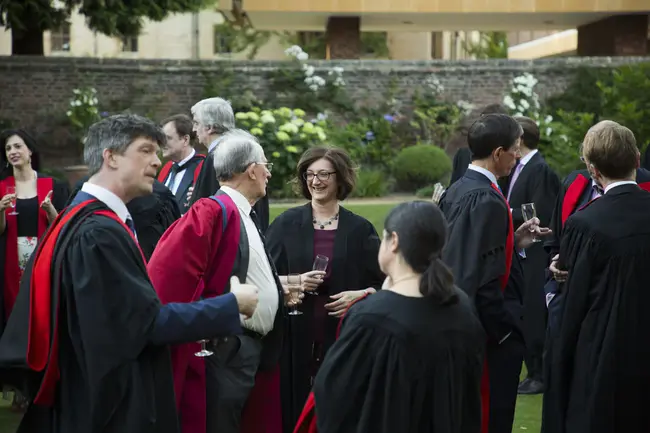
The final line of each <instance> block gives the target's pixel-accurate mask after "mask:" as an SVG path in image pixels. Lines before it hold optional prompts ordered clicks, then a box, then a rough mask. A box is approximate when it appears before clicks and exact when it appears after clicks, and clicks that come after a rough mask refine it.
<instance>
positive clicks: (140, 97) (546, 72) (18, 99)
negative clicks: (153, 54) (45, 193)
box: [0, 57, 650, 167]
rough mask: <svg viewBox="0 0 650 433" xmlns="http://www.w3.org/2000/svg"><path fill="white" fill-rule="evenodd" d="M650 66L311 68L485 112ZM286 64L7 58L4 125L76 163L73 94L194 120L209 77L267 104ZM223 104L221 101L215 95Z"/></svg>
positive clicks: (546, 62) (361, 97) (367, 100)
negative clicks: (226, 75)
mask: <svg viewBox="0 0 650 433" xmlns="http://www.w3.org/2000/svg"><path fill="white" fill-rule="evenodd" d="M642 61H650V58H643V57H613V58H608V57H598V58H557V59H542V60H534V61H525V60H486V61H459V62H448V61H417V62H408V61H332V62H324V61H321V62H318V61H315V62H311V63H310V64H312V65H314V66H315V67H316V69H317V70H318V69H319V67H324V66H327V67H328V68H329V67H333V66H341V67H343V68H344V69H345V73H344V78H345V80H346V82H347V91H348V92H349V93H350V94H351V95H352V96H353V97H354V98H355V100H356V101H358V102H359V103H360V104H372V103H373V101H376V100H377V99H379V98H382V97H383V95H384V93H385V91H386V89H387V88H388V86H389V85H396V86H397V88H398V89H399V90H400V92H399V94H400V95H403V96H404V97H406V96H407V95H409V94H410V93H411V92H412V91H413V89H415V88H416V87H418V86H420V85H422V83H423V82H424V80H425V78H426V77H428V76H429V75H431V74H435V76H436V77H437V78H438V79H439V81H440V82H441V84H442V85H443V86H444V88H445V96H446V97H447V98H449V99H450V100H454V101H456V100H461V99H462V100H466V101H469V102H472V103H475V104H477V105H483V104H488V103H494V102H499V101H501V99H502V97H503V94H504V93H506V92H507V91H508V90H509V88H510V82H511V80H512V78H514V77H515V76H517V75H520V74H522V73H524V72H530V73H532V74H534V75H535V76H536V77H537V79H538V80H539V84H538V86H537V91H538V93H539V94H540V96H541V97H542V98H545V97H548V96H550V95H553V94H556V93H558V92H561V91H562V90H563V89H564V88H565V87H566V85H567V83H568V82H569V81H570V79H571V76H572V71H573V70H575V69H576V68H578V67H581V66H587V67H599V68H609V67H614V66H618V65H622V64H628V63H634V62H642ZM283 66H286V63H284V62H263V61H239V62H230V61H168V60H125V59H93V58H67V57H65V58H63V57H34V58H32V57H0V123H5V122H7V121H9V122H11V123H12V124H13V125H14V126H23V127H25V128H27V129H29V130H31V131H33V132H34V133H35V134H36V135H37V136H38V137H39V138H40V140H41V143H42V146H43V154H44V155H43V156H44V158H45V160H46V161H47V165H48V166H51V167H54V166H56V167H60V166H62V165H65V164H69V163H71V162H72V161H73V154H74V150H73V148H72V146H71V143H70V136H69V133H68V128H67V126H66V125H65V111H66V107H67V104H68V101H69V98H70V96H71V95H72V90H73V89H74V88H76V87H80V86H83V85H91V86H94V87H95V88H96V89H97V91H98V98H99V100H100V102H101V103H102V104H106V105H104V106H105V107H106V108H107V109H109V110H110V109H113V107H115V108H116V109H124V108H129V107H130V108H131V109H132V110H133V111H135V112H138V113H140V114H145V115H148V116H151V117H153V118H155V119H161V118H162V117H164V116H167V115H170V114H175V113H179V112H188V111H189V108H190V107H191V105H192V104H193V103H194V102H196V101H197V100H199V99H201V98H203V97H204V92H205V88H206V83H207V80H206V77H212V78H213V79H218V77H219V74H220V73H223V71H224V70H225V69H230V70H233V71H234V72H235V75H234V80H233V82H232V83H231V85H232V86H235V87H237V88H239V87H240V88H241V89H245V88H252V89H254V91H255V93H256V94H257V96H258V97H260V98H262V99H264V98H265V96H268V95H269V92H270V89H269V86H268V81H267V79H266V77H267V76H268V74H269V73H270V72H272V71H274V70H277V69H278V68H281V67H283ZM215 96H216V95H215Z"/></svg>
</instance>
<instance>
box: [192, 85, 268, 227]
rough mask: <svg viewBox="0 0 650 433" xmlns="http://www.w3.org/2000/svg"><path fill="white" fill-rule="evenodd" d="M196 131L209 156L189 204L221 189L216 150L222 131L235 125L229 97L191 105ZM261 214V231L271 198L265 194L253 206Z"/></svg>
mask: <svg viewBox="0 0 650 433" xmlns="http://www.w3.org/2000/svg"><path fill="white" fill-rule="evenodd" d="M191 111H192V119H193V122H194V131H195V132H196V135H197V137H198V139H199V142H200V143H201V144H203V145H204V146H205V147H206V148H207V149H208V156H207V158H206V160H205V162H204V163H203V167H201V172H200V173H199V176H198V178H197V180H196V183H195V185H194V187H193V188H191V190H192V191H191V192H190V193H189V194H191V197H190V198H189V206H192V205H193V204H194V203H195V202H196V201H197V200H199V199H201V198H206V197H210V196H211V195H212V194H214V193H215V192H217V191H218V190H219V180H218V179H217V175H216V173H215V170H214V164H215V155H214V153H215V150H216V149H217V148H218V146H219V143H220V142H221V140H222V139H223V135H224V134H225V133H227V132H228V131H230V130H232V129H234V128H235V115H234V113H233V111H232V107H231V105H230V103H229V102H228V101H226V100H225V99H222V98H208V99H203V100H201V101H199V102H197V103H196V104H195V105H194V106H193V107H192V110H191ZM254 208H255V212H256V213H257V215H258V217H259V222H260V227H261V229H262V232H265V231H266V229H267V228H268V227H269V199H268V197H267V195H266V194H265V195H264V196H263V197H262V198H261V199H260V200H259V201H258V202H257V203H256V204H255V206H254Z"/></svg>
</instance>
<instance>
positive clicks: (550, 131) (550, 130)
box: [546, 126, 553, 136]
mask: <svg viewBox="0 0 650 433" xmlns="http://www.w3.org/2000/svg"><path fill="white" fill-rule="evenodd" d="M552 133H553V128H551V127H550V126H549V127H548V128H546V135H547V136H550V135H551V134H552Z"/></svg>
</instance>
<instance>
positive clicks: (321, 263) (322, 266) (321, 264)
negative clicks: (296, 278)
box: [307, 254, 330, 295]
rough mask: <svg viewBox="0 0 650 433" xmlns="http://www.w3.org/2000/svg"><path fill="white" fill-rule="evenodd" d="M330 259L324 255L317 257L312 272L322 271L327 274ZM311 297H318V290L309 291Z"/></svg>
mask: <svg viewBox="0 0 650 433" xmlns="http://www.w3.org/2000/svg"><path fill="white" fill-rule="evenodd" d="M329 261H330V259H329V257H327V256H324V255H322V254H318V255H316V258H315V259H314V265H313V266H312V269H311V270H312V271H322V272H325V271H326V270H327V264H328V263H329ZM307 293H309V294H310V295H318V290H313V291H308V292H307Z"/></svg>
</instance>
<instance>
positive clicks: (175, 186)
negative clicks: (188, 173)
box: [165, 149, 196, 194]
mask: <svg viewBox="0 0 650 433" xmlns="http://www.w3.org/2000/svg"><path fill="white" fill-rule="evenodd" d="M195 154H196V150H194V149H192V152H190V154H189V156H187V157H186V158H184V159H183V160H182V161H180V162H178V163H177V164H178V165H183V164H185V163H186V162H188V161H189V160H190V159H192V158H193V157H194V155H195ZM185 170H187V169H186V168H184V169H182V170H181V171H179V172H178V173H176V176H175V177H174V183H173V184H172V185H170V182H171V180H172V177H171V172H170V175H169V176H167V181H166V182H165V186H166V187H167V188H169V189H170V190H171V192H172V194H176V191H177V190H178V187H179V186H180V184H181V181H182V180H183V176H184V175H185Z"/></svg>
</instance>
